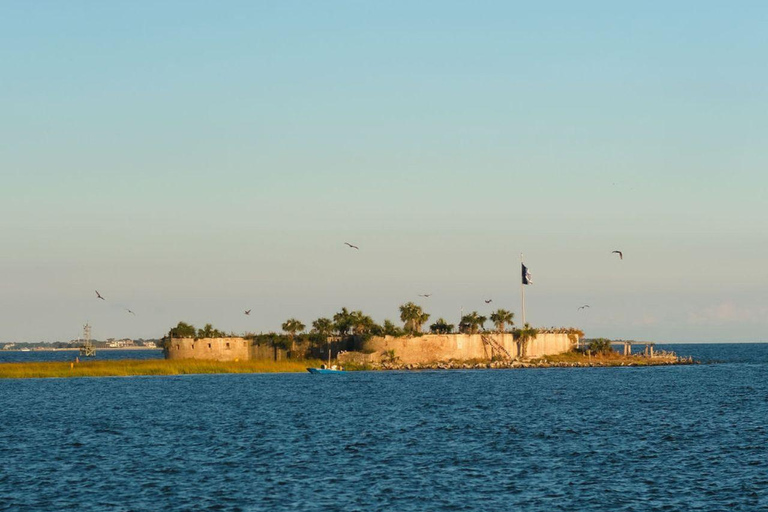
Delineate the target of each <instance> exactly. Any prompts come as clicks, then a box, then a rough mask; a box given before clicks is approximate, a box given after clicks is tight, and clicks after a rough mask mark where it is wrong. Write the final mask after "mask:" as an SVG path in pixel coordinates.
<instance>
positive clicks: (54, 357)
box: [0, 349, 163, 363]
mask: <svg viewBox="0 0 768 512" xmlns="http://www.w3.org/2000/svg"><path fill="white" fill-rule="evenodd" d="M75 357H80V353H79V352H78V351H77V350H55V351H54V350H30V351H29V352H21V351H16V350H0V363H26V362H30V361H74V360H75ZM162 358H163V351H162V350H161V349H157V350H154V349H140V350H129V349H126V350H122V349H120V350H115V349H111V350H104V349H96V355H95V356H94V357H93V359H95V360H97V361H98V360H107V359H109V360H113V359H162ZM81 359H83V360H84V358H81ZM88 359H89V360H90V358H88Z"/></svg>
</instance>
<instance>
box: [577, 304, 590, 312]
mask: <svg viewBox="0 0 768 512" xmlns="http://www.w3.org/2000/svg"><path fill="white" fill-rule="evenodd" d="M588 307H589V304H584V305H583V306H581V307H579V309H584V308H588ZM579 309H577V310H576V311H578V310H579Z"/></svg>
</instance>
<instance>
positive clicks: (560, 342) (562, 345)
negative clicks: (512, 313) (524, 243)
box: [339, 333, 575, 364]
mask: <svg viewBox="0 0 768 512" xmlns="http://www.w3.org/2000/svg"><path fill="white" fill-rule="evenodd" d="M574 347H575V342H574V341H572V340H571V339H570V338H569V337H568V335H567V334H554V333H547V334H539V335H537V336H536V337H535V338H534V339H532V340H530V341H529V342H528V343H527V344H526V346H525V347H523V345H522V344H521V343H520V342H519V340H516V339H515V338H514V337H513V336H512V334H508V333H505V334H495V333H481V334H425V335H424V336H413V337H411V336H409V337H401V338H395V337H393V336H384V337H374V338H371V339H369V340H367V341H365V342H363V343H362V344H361V346H360V350H359V351H356V352H346V353H342V354H340V355H339V361H341V362H357V363H379V362H382V361H386V360H388V359H391V358H392V357H394V358H395V359H396V361H397V362H399V363H401V364H423V363H436V362H447V361H452V360H453V361H466V360H469V359H484V360H489V359H493V358H495V357H498V358H503V359H507V358H518V357H521V356H523V355H525V356H527V357H541V356H545V355H554V354H561V353H563V352H568V351H569V350H571V349H572V348H574Z"/></svg>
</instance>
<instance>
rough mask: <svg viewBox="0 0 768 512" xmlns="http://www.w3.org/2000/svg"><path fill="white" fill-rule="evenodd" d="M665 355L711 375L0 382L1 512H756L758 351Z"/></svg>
mask: <svg viewBox="0 0 768 512" xmlns="http://www.w3.org/2000/svg"><path fill="white" fill-rule="evenodd" d="M674 348H676V349H677V350H678V351H679V353H681V354H687V353H690V354H693V355H694V356H696V357H699V358H701V359H708V360H715V359H716V360H720V361H723V362H721V363H718V364H707V365H698V366H679V367H651V368H637V367H635V368H553V369H528V370H488V371H480V370H475V371H445V372H439V371H432V372H412V373H407V372H403V373H349V374H346V375H331V376H319V375H310V374H282V375H211V376H181V377H131V378H98V379H61V380H59V379H48V380H42V379H41V380H3V381H0V510H3V511H5V510H8V511H11V510H12V511H54V510H56V511H58V510H86V511H89V510H94V511H95V510H99V511H101V510H115V511H145V510H146V511H150V510H152V511H154V510H232V511H237V510H243V511H245V510H249V511H250V510H254V511H255V510H292V511H293V510H298V511H301V510H318V511H319V510H323V511H327V510H359V511H370V510H394V511H417V510H418V511H421V510H477V511H495V510H525V511H552V510H562V511H574V510H576V511H582V510H586V511H630V510H632V511H646V510H708V511H709V510H712V511H715V510H743V511H754V510H765V509H768V467H767V465H766V461H768V448H766V447H767V446H768V345H766V344H761V345H688V346H686V347H683V346H679V345H678V346H675V347H674ZM684 348H690V350H689V351H688V352H686V351H685V350H684Z"/></svg>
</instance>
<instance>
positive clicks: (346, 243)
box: [344, 242, 360, 251]
mask: <svg viewBox="0 0 768 512" xmlns="http://www.w3.org/2000/svg"><path fill="white" fill-rule="evenodd" d="M344 245H348V246H349V247H351V248H352V249H357V250H358V251H359V250H360V248H359V247H358V246H356V245H352V244H351V243H349V242H344Z"/></svg>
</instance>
